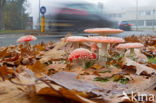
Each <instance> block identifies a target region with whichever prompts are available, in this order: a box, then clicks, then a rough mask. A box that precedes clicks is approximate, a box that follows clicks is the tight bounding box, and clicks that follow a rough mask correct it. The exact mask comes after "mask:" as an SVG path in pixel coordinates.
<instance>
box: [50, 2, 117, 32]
mask: <svg viewBox="0 0 156 103" xmlns="http://www.w3.org/2000/svg"><path fill="white" fill-rule="evenodd" d="M48 18H49V20H48V29H49V30H51V31H58V32H64V31H83V30H84V29H86V28H97V27H112V28H113V27H115V22H112V20H110V19H108V18H106V15H105V14H103V13H101V12H100V10H99V9H98V8H97V7H96V5H94V4H91V3H88V2H84V1H83V2H61V3H59V5H58V6H57V7H56V8H55V10H54V8H53V12H52V13H51V14H50V16H49V17H48Z"/></svg>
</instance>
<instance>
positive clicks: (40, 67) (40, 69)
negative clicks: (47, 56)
mask: <svg viewBox="0 0 156 103" xmlns="http://www.w3.org/2000/svg"><path fill="white" fill-rule="evenodd" d="M27 68H29V69H31V70H32V71H33V72H34V73H35V74H36V76H39V77H40V76H42V74H43V73H44V74H47V72H48V69H47V67H46V66H45V65H44V64H42V63H41V62H40V61H36V63H35V64H33V65H28V66H27Z"/></svg>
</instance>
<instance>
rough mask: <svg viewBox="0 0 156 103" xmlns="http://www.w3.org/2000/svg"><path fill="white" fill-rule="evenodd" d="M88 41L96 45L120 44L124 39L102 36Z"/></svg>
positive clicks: (90, 38)
mask: <svg viewBox="0 0 156 103" xmlns="http://www.w3.org/2000/svg"><path fill="white" fill-rule="evenodd" d="M88 41H92V42H97V43H121V42H125V40H124V39H122V38H119V37H103V36H94V37H89V38H88Z"/></svg>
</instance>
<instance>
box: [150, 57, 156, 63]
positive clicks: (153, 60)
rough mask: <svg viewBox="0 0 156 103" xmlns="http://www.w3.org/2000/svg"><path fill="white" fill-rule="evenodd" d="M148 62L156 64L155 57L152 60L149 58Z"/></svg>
mask: <svg viewBox="0 0 156 103" xmlns="http://www.w3.org/2000/svg"><path fill="white" fill-rule="evenodd" d="M148 62H149V63H154V64H156V57H154V58H152V57H150V58H149V59H148Z"/></svg>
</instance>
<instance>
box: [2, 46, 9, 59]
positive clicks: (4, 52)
mask: <svg viewBox="0 0 156 103" xmlns="http://www.w3.org/2000/svg"><path fill="white" fill-rule="evenodd" d="M7 51H8V48H5V49H4V50H2V51H0V58H3V57H5V56H7V55H9V54H8V53H7Z"/></svg>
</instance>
